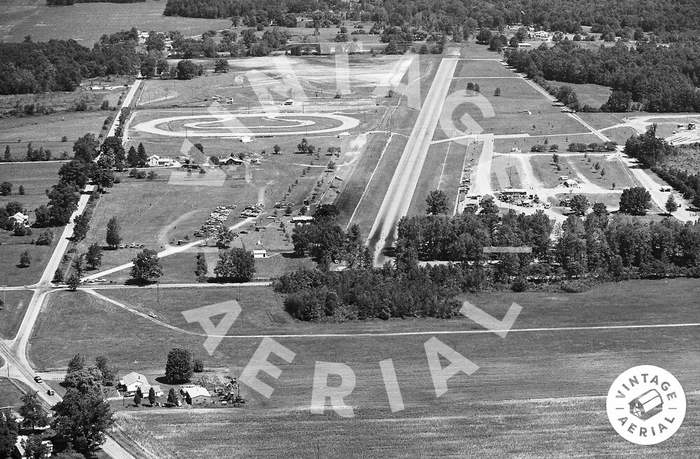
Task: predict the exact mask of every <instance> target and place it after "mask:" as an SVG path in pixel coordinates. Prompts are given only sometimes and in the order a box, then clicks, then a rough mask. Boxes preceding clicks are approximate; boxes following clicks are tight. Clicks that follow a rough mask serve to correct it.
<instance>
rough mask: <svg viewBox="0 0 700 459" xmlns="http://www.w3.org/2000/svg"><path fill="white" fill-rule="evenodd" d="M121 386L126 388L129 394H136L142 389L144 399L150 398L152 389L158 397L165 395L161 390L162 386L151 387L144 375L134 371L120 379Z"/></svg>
mask: <svg viewBox="0 0 700 459" xmlns="http://www.w3.org/2000/svg"><path fill="white" fill-rule="evenodd" d="M119 385H120V386H121V387H122V388H124V390H125V391H126V393H127V394H135V393H136V390H137V389H138V388H139V387H140V388H141V393H142V394H143V396H144V397H148V392H149V391H150V390H151V388H153V391H154V392H155V393H156V397H161V396H162V395H163V391H162V390H161V389H160V386H158V385H155V386H151V384H150V383H149V382H148V379H146V377H145V376H144V375H142V374H141V373H136V372H135V371H132V372H131V373H129V374H127V375H125V376H124V377H123V378H122V379H120V380H119Z"/></svg>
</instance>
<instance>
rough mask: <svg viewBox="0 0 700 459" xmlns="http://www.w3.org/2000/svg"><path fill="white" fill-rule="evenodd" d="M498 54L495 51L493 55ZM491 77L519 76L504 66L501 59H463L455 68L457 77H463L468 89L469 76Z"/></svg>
mask: <svg viewBox="0 0 700 459" xmlns="http://www.w3.org/2000/svg"><path fill="white" fill-rule="evenodd" d="M495 55H496V54H495V53H493V54H492V57H493V56H495ZM478 77H489V78H517V75H515V74H514V73H513V71H512V70H510V69H508V67H506V66H504V65H503V64H502V63H501V62H499V61H495V60H493V61H471V60H462V61H460V62H459V64H458V65H457V69H456V70H455V78H463V80H462V82H463V83H464V84H463V85H462V86H464V88H465V89H466V87H467V83H468V82H469V81H471V80H470V79H469V78H478Z"/></svg>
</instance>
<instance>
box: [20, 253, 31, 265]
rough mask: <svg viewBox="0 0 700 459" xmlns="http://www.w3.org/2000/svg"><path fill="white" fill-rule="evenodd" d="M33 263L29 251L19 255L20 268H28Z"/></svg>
mask: <svg viewBox="0 0 700 459" xmlns="http://www.w3.org/2000/svg"><path fill="white" fill-rule="evenodd" d="M31 264H32V259H31V257H30V256H29V252H27V251H26V250H25V251H24V252H22V254H21V255H20V256H19V267H20V268H27V267H29V265H31Z"/></svg>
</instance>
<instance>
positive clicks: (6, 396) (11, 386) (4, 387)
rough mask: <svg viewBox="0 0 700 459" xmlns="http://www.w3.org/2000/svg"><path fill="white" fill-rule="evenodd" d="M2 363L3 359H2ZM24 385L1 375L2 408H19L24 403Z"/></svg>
mask: <svg viewBox="0 0 700 459" xmlns="http://www.w3.org/2000/svg"><path fill="white" fill-rule="evenodd" d="M0 364H2V361H1V360H0ZM20 387H23V386H22V385H21V383H19V382H15V381H10V380H9V379H7V378H3V377H0V408H6V407H8V408H9V407H12V408H18V407H19V406H21V405H22V400H21V398H22V395H23V394H24V392H23V390H24V389H20Z"/></svg>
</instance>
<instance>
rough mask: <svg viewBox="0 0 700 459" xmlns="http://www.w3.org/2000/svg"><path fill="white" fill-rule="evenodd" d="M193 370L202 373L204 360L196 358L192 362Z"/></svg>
mask: <svg viewBox="0 0 700 459" xmlns="http://www.w3.org/2000/svg"><path fill="white" fill-rule="evenodd" d="M192 371H193V372H195V373H201V372H203V371H204V362H203V361H202V359H194V362H193V364H192Z"/></svg>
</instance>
